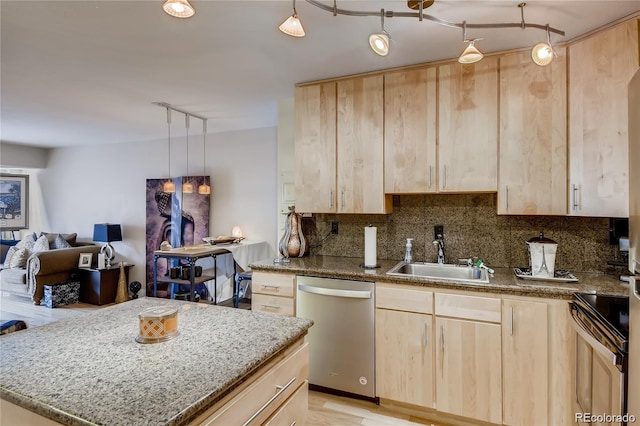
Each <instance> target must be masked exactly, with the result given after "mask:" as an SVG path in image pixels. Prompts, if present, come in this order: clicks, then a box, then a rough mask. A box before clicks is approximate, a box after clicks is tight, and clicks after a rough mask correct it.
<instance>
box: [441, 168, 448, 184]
mask: <svg viewBox="0 0 640 426" xmlns="http://www.w3.org/2000/svg"><path fill="white" fill-rule="evenodd" d="M446 187H447V166H446V165H444V166H442V189H445V188H446Z"/></svg>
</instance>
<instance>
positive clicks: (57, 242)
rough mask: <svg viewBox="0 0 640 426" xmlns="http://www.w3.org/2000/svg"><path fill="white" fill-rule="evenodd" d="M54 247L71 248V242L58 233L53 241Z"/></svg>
mask: <svg viewBox="0 0 640 426" xmlns="http://www.w3.org/2000/svg"><path fill="white" fill-rule="evenodd" d="M51 248H52V249H64V248H71V244H69V243H68V242H67V240H65V239H64V238H63V237H62V235H61V234H58V236H57V237H56V240H55V241H54V242H53V246H51Z"/></svg>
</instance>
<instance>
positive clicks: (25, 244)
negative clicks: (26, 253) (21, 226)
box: [16, 234, 36, 250]
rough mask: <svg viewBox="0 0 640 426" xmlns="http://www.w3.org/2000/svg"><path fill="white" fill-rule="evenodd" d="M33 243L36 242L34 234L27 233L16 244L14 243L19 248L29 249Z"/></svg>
mask: <svg viewBox="0 0 640 426" xmlns="http://www.w3.org/2000/svg"><path fill="white" fill-rule="evenodd" d="M35 243H36V235H35V234H27V235H25V236H24V237H23V238H22V240H21V241H20V242H19V243H18V244H16V247H17V248H19V249H21V248H23V249H27V250H31V249H32V248H33V245H34V244H35Z"/></svg>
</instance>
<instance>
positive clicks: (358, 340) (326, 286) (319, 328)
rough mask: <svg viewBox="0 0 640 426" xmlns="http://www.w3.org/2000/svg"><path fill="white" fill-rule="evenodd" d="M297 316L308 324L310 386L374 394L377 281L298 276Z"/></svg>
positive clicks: (364, 395) (344, 392) (346, 392)
mask: <svg viewBox="0 0 640 426" xmlns="http://www.w3.org/2000/svg"><path fill="white" fill-rule="evenodd" d="M297 284H298V290H297V306H296V307H297V316H298V317H301V318H309V319H312V320H313V321H314V324H313V327H311V328H310V329H309V334H308V335H307V341H308V342H309V350H310V353H309V383H310V385H311V388H312V389H316V390H321V391H328V392H332V391H337V392H335V393H342V394H351V396H363V397H366V398H370V399H375V390H376V388H375V346H374V339H375V337H374V336H375V321H374V313H375V304H374V294H375V290H374V283H372V282H363V281H348V280H338V279H328V278H317V277H304V276H298V277H297Z"/></svg>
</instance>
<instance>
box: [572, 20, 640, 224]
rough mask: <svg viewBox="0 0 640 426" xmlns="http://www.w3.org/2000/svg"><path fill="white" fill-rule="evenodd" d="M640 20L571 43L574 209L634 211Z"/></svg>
mask: <svg viewBox="0 0 640 426" xmlns="http://www.w3.org/2000/svg"><path fill="white" fill-rule="evenodd" d="M637 70H638V20H637V19H632V20H629V21H627V22H624V23H622V24H620V25H617V26H615V27H613V28H611V29H608V30H605V31H603V32H600V33H598V34H596V35H594V36H591V37H589V38H587V39H584V40H581V41H578V42H576V43H575V44H572V45H571V46H569V170H570V171H569V184H570V186H569V214H571V215H576V216H603V217H627V216H628V215H629V160H628V155H629V134H628V118H627V85H628V84H629V82H630V81H631V78H632V77H633V75H634V74H635V72H636V71H637Z"/></svg>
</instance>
